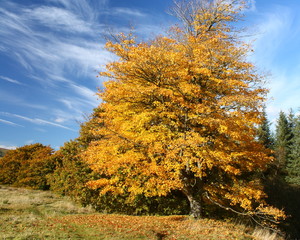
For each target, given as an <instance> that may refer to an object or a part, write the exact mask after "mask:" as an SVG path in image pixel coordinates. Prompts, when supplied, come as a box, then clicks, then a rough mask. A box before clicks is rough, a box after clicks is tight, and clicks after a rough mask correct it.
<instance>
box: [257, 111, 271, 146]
mask: <svg viewBox="0 0 300 240" xmlns="http://www.w3.org/2000/svg"><path fill="white" fill-rule="evenodd" d="M257 135H258V140H259V141H260V143H262V144H263V145H264V146H265V147H266V148H269V149H274V141H275V140H274V137H273V136H272V133H271V130H270V122H269V120H268V118H267V114H266V108H265V107H264V108H263V121H262V123H261V124H260V125H259V127H258V129H257Z"/></svg>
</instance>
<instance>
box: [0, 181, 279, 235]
mask: <svg viewBox="0 0 300 240" xmlns="http://www.w3.org/2000/svg"><path fill="white" fill-rule="evenodd" d="M247 231H248V233H247ZM0 239H24V240H25V239H26V240H27V239H91V240H92V239H104V240H109V239H114V240H121V239H122V240H129V239H134V240H138V239H153V240H159V239H164V240H167V239H168V240H171V239H173V240H175V239H176V240H180V239H182V240H183V239H191V240H192V239H200V240H201V239H203V240H204V239H205V240H208V239H216V240H221V239H244V240H246V239H262V240H265V239H266V240H272V239H277V238H276V237H273V235H272V234H271V235H268V234H267V233H266V232H261V231H260V230H255V232H254V234H253V235H251V233H249V229H247V228H245V226H242V225H234V224H230V223H226V222H222V221H215V220H209V219H201V220H193V219H190V218H189V217H187V216H168V217H159V216H126V215H114V214H111V215H107V214H99V213H95V212H94V211H93V210H92V209H89V208H82V207H79V206H77V205H76V204H74V203H72V202H71V201H70V200H69V199H68V198H64V197H60V196H58V195H55V194H53V193H51V192H43V191H36V190H28V189H20V188H12V187H6V186H0Z"/></svg>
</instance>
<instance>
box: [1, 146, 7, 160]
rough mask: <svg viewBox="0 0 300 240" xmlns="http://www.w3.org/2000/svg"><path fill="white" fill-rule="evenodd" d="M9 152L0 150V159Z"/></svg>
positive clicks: (3, 149)
mask: <svg viewBox="0 0 300 240" xmlns="http://www.w3.org/2000/svg"><path fill="white" fill-rule="evenodd" d="M8 151H9V149H5V148H0V158H1V157H4V155H5V154H6V153H7V152H8Z"/></svg>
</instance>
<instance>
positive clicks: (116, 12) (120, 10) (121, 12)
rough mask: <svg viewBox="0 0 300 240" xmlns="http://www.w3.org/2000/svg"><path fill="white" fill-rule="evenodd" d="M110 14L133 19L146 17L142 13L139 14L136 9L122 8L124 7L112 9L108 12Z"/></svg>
mask: <svg viewBox="0 0 300 240" xmlns="http://www.w3.org/2000/svg"><path fill="white" fill-rule="evenodd" d="M110 14H113V15H124V14H125V15H128V16H134V17H146V16H147V14H145V13H144V12H141V11H139V10H137V9H131V8H124V7H122V8H121V7H119V8H113V9H112V10H111V11H110Z"/></svg>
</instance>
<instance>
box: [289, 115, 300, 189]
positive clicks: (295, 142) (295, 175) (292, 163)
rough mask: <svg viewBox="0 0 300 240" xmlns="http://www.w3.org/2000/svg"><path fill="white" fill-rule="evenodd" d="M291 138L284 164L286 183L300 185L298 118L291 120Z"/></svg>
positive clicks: (299, 124)
mask: <svg viewBox="0 0 300 240" xmlns="http://www.w3.org/2000/svg"><path fill="white" fill-rule="evenodd" d="M293 120H294V121H293V123H291V124H292V126H293V132H292V134H293V138H292V141H291V148H290V153H289V156H288V158H287V163H286V171H287V176H286V181H287V182H289V183H292V184H298V185H300V117H297V118H293Z"/></svg>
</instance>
